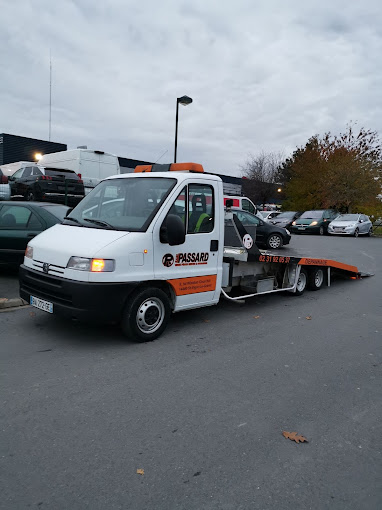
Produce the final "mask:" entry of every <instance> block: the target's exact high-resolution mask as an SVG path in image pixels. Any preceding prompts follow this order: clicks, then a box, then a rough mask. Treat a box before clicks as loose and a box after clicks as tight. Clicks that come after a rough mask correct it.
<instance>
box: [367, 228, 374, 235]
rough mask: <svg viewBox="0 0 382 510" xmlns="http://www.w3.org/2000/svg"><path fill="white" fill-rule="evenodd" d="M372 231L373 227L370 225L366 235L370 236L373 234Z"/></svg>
mask: <svg viewBox="0 0 382 510" xmlns="http://www.w3.org/2000/svg"><path fill="white" fill-rule="evenodd" d="M372 233H373V227H370V228H369V230H368V232H367V234H366V235H367V236H368V237H370V236H371V235H372Z"/></svg>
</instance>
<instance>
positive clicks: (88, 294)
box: [20, 163, 367, 342]
mask: <svg viewBox="0 0 382 510" xmlns="http://www.w3.org/2000/svg"><path fill="white" fill-rule="evenodd" d="M231 205H232V204H230V202H229V201H227V202H226V207H224V201H223V186H222V181H221V179H220V178H219V177H218V176H214V175H211V174H207V173H204V170H203V167H202V165H200V164H197V163H174V164H170V165H141V166H137V167H136V169H135V172H134V173H132V174H122V175H115V176H112V177H108V178H107V179H105V180H103V181H102V182H101V183H100V184H99V185H98V186H97V187H96V188H95V189H94V190H93V191H91V192H90V193H89V194H88V195H87V196H86V197H85V198H84V199H83V200H82V201H81V202H80V203H79V204H78V205H77V206H76V207H75V208H74V209H73V210H72V211H71V212H70V213H69V214H68V216H67V217H66V218H65V220H64V221H63V223H62V224H59V225H55V226H54V227H52V228H50V229H48V230H46V231H44V232H42V233H41V234H40V235H38V236H37V237H35V238H34V239H33V240H31V241H30V242H29V244H28V247H27V249H26V253H25V258H24V264H23V265H22V266H21V268H20V295H21V297H22V298H23V299H25V300H26V301H27V302H28V303H30V304H31V305H32V306H34V307H36V308H39V309H41V310H44V311H46V312H48V313H51V314H57V315H61V316H64V317H67V318H70V319H78V320H87V321H91V322H95V321H101V322H111V323H120V324H121V326H122V330H123V331H124V333H125V334H126V335H127V336H128V337H130V338H132V339H134V340H136V341H140V342H147V341H150V340H154V339H155V338H157V337H159V336H160V335H161V334H162V333H163V331H164V330H165V328H166V326H167V324H168V321H169V319H170V316H171V313H172V312H179V311H181V310H189V309H193V308H200V307H205V306H211V305H216V304H217V303H218V302H219V300H220V299H221V298H222V297H223V298H224V299H227V300H229V301H232V302H240V303H242V302H243V301H245V300H246V299H248V298H251V297H253V296H257V295H260V294H269V293H276V292H290V293H292V294H294V295H301V294H303V292H304V291H305V289H311V290H319V289H320V288H322V286H323V285H325V284H326V285H328V286H330V284H331V276H332V273H333V272H339V273H341V274H343V275H345V276H348V277H349V278H352V279H358V278H360V277H362V276H367V274H366V273H361V272H360V271H359V270H358V268H357V267H355V266H352V265H348V264H345V263H343V262H338V261H334V260H328V259H325V258H311V257H305V256H298V257H296V256H283V255H280V254H279V253H272V252H269V251H261V250H259V249H258V248H257V247H256V244H255V240H256V227H244V226H243V225H242V223H240V221H239V220H238V219H237V217H236V216H235V215H234V214H233V212H232V210H231Z"/></svg>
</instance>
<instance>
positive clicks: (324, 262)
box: [298, 258, 358, 273]
mask: <svg viewBox="0 0 382 510" xmlns="http://www.w3.org/2000/svg"><path fill="white" fill-rule="evenodd" d="M298 264H299V265H300V266H327V267H335V268H336V269H343V270H344V271H350V272H351V273H358V268H357V267H356V266H350V265H349V264H343V263H342V262H337V261H336V260H329V259H310V258H302V259H301V260H300V262H299V263H298Z"/></svg>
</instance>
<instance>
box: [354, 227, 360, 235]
mask: <svg viewBox="0 0 382 510" xmlns="http://www.w3.org/2000/svg"><path fill="white" fill-rule="evenodd" d="M358 235H359V228H358V227H357V228H356V229H355V230H354V237H358Z"/></svg>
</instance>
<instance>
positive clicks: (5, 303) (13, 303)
mask: <svg viewBox="0 0 382 510" xmlns="http://www.w3.org/2000/svg"><path fill="white" fill-rule="evenodd" d="M27 304H28V303H27V302H26V301H24V299H22V298H12V299H8V298H0V310H4V309H5V308H17V307H18V306H25V305H27Z"/></svg>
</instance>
